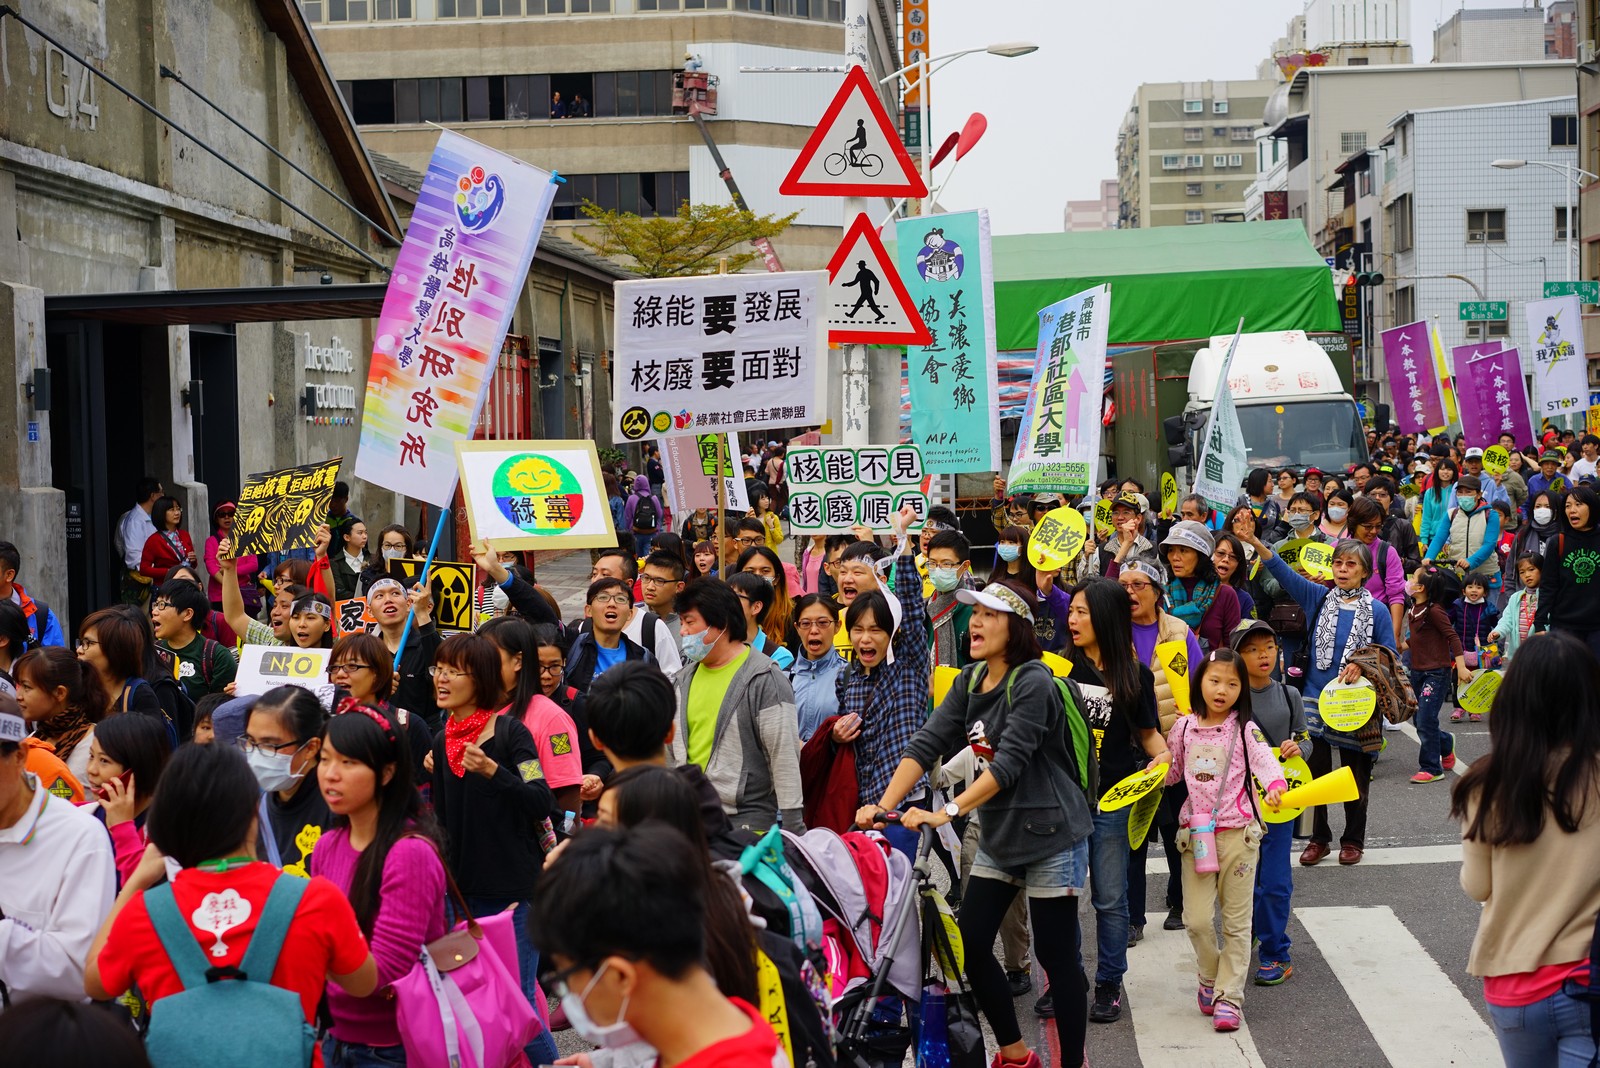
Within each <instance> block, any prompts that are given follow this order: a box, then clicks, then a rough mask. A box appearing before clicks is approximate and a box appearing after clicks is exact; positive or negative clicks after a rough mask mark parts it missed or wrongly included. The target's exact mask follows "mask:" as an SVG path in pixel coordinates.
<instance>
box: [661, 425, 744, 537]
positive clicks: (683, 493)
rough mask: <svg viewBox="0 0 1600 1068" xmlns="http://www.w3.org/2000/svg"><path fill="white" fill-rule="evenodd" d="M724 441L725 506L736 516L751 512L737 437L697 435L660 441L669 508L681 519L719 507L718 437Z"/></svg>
mask: <svg viewBox="0 0 1600 1068" xmlns="http://www.w3.org/2000/svg"><path fill="white" fill-rule="evenodd" d="M719 437H721V438H722V493H723V499H722V507H723V508H725V509H726V510H728V511H729V512H732V513H733V514H734V515H736V516H743V515H744V514H745V513H746V512H748V511H749V510H750V495H749V492H748V491H747V489H746V487H745V483H744V472H742V471H740V470H739V439H738V436H737V435H735V434H727V435H720V434H698V435H696V436H694V437H692V438H690V437H670V438H662V439H661V470H662V473H663V474H665V475H666V476H667V484H666V492H667V507H669V508H671V509H672V514H673V515H675V516H677V517H679V518H680V519H683V518H687V517H688V515H689V513H690V512H692V511H694V510H695V509H696V508H705V509H708V510H714V509H715V508H716V507H717V438H719Z"/></svg>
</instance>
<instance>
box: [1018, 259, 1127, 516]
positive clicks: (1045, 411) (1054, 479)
mask: <svg viewBox="0 0 1600 1068" xmlns="http://www.w3.org/2000/svg"><path fill="white" fill-rule="evenodd" d="M1110 322H1111V287H1110V286H1108V285H1102V286H1096V287H1095V288H1094V289H1086V290H1084V291H1083V292H1082V293H1076V294H1074V295H1073V296H1070V297H1068V298H1067V299H1065V300H1058V301H1056V303H1054V304H1052V305H1050V306H1049V307H1048V308H1044V309H1041V310H1040V312H1039V348H1038V352H1037V353H1036V354H1035V356H1034V362H1033V382H1032V384H1030V385H1029V386H1028V403H1027V404H1026V405H1025V406H1024V407H1023V409H1022V424H1021V426H1020V427H1019V429H1018V430H1017V448H1016V452H1015V453H1014V455H1013V456H1012V459H1011V471H1010V474H1009V475H1008V478H1007V482H1006V493H1008V494H1014V493H1088V492H1089V490H1090V488H1091V487H1093V485H1094V474H1095V465H1096V463H1097V462H1098V460H1099V456H1100V438H1101V423H1100V412H1101V407H1102V398H1103V396H1104V395H1105V370H1106V328H1107V326H1108V324H1109V323H1110Z"/></svg>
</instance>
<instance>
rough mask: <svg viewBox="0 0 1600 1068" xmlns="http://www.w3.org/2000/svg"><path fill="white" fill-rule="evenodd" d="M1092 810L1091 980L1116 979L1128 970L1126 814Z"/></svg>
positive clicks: (1090, 864)
mask: <svg viewBox="0 0 1600 1068" xmlns="http://www.w3.org/2000/svg"><path fill="white" fill-rule="evenodd" d="M1131 811H1132V809H1131V808H1119V809H1117V810H1116V811H1114V812H1101V811H1100V810H1099V809H1096V810H1095V813H1094V834H1093V835H1092V836H1091V837H1090V839H1089V892H1090V897H1089V900H1090V901H1092V902H1093V903H1094V928H1095V941H1096V942H1097V943H1098V944H1097V946H1096V949H1095V965H1094V981H1095V982H1096V983H1120V982H1121V981H1122V976H1123V974H1124V973H1125V972H1126V971H1127V970H1128V858H1129V853H1128V814H1129V812H1131Z"/></svg>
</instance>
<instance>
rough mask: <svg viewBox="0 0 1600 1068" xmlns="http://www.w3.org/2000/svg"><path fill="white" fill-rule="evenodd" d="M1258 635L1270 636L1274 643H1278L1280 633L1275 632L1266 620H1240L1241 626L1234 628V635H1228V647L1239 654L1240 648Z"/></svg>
mask: <svg viewBox="0 0 1600 1068" xmlns="http://www.w3.org/2000/svg"><path fill="white" fill-rule="evenodd" d="M1256 634H1265V635H1268V636H1269V637H1271V638H1272V639H1273V640H1274V641H1276V640H1277V638H1278V632H1277V631H1275V630H1273V629H1272V624H1270V623H1268V622H1267V621H1266V620H1264V619H1244V620H1240V621H1239V625H1238V626H1237V627H1234V628H1233V633H1232V634H1230V635H1228V645H1229V647H1230V648H1232V649H1233V650H1234V651H1235V652H1237V651H1238V649H1239V646H1241V645H1243V644H1244V643H1245V642H1247V641H1249V640H1250V638H1251V637H1252V636H1253V635H1256Z"/></svg>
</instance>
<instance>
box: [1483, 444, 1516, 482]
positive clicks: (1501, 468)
mask: <svg viewBox="0 0 1600 1068" xmlns="http://www.w3.org/2000/svg"><path fill="white" fill-rule="evenodd" d="M1510 466H1511V453H1509V452H1507V451H1506V447H1505V446H1504V445H1491V446H1489V448H1487V449H1484V450H1483V469H1484V470H1485V471H1487V472H1489V473H1490V474H1491V475H1503V474H1505V473H1506V468H1508V467H1510Z"/></svg>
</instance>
